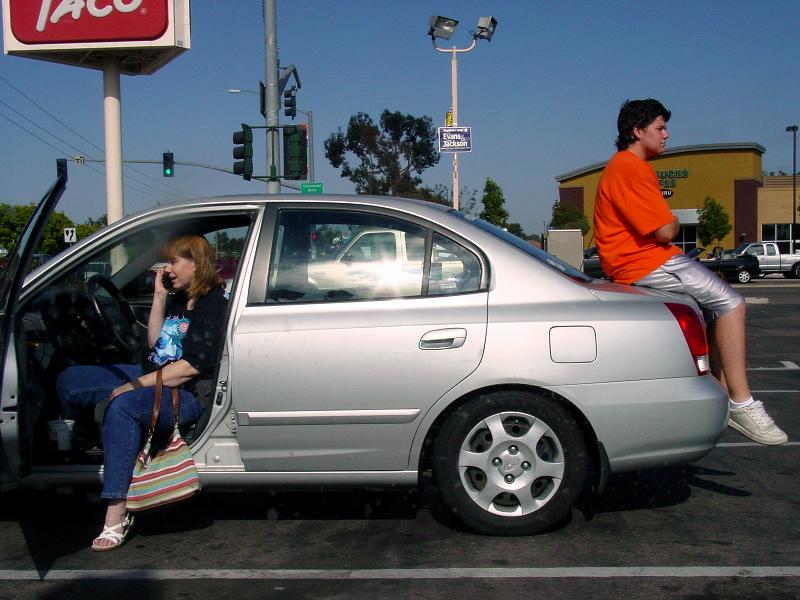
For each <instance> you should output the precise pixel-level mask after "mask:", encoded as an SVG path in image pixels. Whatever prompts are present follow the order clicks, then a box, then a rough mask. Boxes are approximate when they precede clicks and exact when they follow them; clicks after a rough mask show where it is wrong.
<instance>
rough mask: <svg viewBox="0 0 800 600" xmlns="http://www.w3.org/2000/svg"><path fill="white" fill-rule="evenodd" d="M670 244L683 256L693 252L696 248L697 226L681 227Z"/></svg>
mask: <svg viewBox="0 0 800 600" xmlns="http://www.w3.org/2000/svg"><path fill="white" fill-rule="evenodd" d="M672 243H673V244H674V245H675V246H677V247H678V248H680V249H681V252H683V253H684V254H685V253H686V252H689V251H690V250H694V249H695V248H696V247H697V225H681V227H680V229H679V230H678V236H677V237H676V238H675V239H674V240H673V242H672Z"/></svg>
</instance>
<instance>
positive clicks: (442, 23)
mask: <svg viewBox="0 0 800 600" xmlns="http://www.w3.org/2000/svg"><path fill="white" fill-rule="evenodd" d="M456 25H458V21H456V20H455V19H448V18H447V17H442V16H433V17H431V22H430V27H429V28H428V35H429V36H431V37H432V38H437V37H438V38H442V39H443V40H449V39H450V36H451V35H453V32H454V31H455V30H456Z"/></svg>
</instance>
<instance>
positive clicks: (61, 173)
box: [56, 158, 69, 181]
mask: <svg viewBox="0 0 800 600" xmlns="http://www.w3.org/2000/svg"><path fill="white" fill-rule="evenodd" d="M56 177H63V178H64V180H65V181H66V180H67V179H68V178H69V176H68V173H67V159H66V158H57V159H56Z"/></svg>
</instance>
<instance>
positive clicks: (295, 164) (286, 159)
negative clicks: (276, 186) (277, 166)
mask: <svg viewBox="0 0 800 600" xmlns="http://www.w3.org/2000/svg"><path fill="white" fill-rule="evenodd" d="M307 173H308V135H307V132H306V126H305V125H287V126H286V127H284V128H283V178H284V179H307V178H308V174H307Z"/></svg>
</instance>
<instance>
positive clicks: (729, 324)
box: [708, 304, 750, 402]
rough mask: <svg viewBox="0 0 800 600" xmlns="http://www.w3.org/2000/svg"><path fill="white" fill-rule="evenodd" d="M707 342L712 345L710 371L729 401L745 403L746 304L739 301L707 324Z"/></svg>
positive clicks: (746, 390) (747, 386)
mask: <svg viewBox="0 0 800 600" xmlns="http://www.w3.org/2000/svg"><path fill="white" fill-rule="evenodd" d="M708 341H709V345H710V346H711V347H712V348H711V350H712V351H711V369H712V373H714V375H715V376H716V377H717V379H719V380H720V382H721V383H722V384H723V385H724V386H725V388H726V389H727V390H728V396H730V399H731V400H733V401H734V402H746V401H747V400H749V399H750V385H749V384H748V382H747V363H746V352H745V305H744V304H739V305H738V306H737V307H736V308H734V309H732V310H730V311H729V312H727V313H725V314H724V315H722V316H721V317H720V318H719V319H717V320H716V321H714V324H713V326H712V327H709V340H708ZM715 363H718V365H715ZM715 371H716V372H715ZM717 372H719V374H717Z"/></svg>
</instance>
